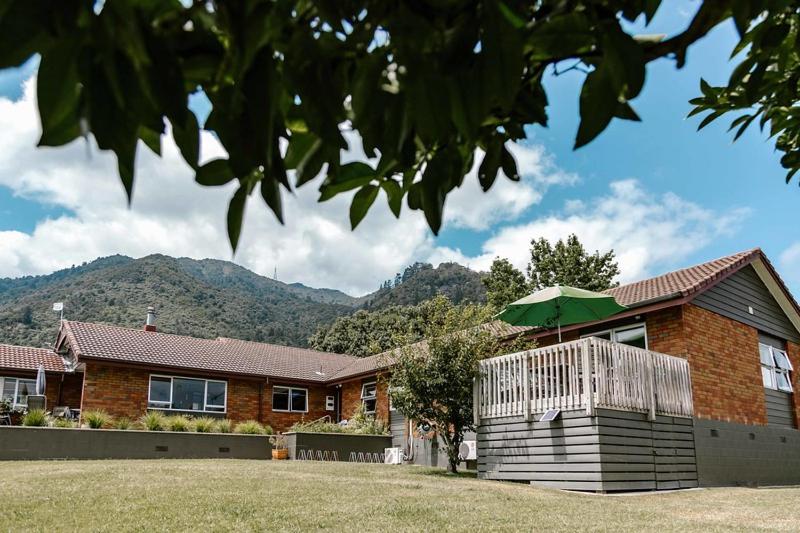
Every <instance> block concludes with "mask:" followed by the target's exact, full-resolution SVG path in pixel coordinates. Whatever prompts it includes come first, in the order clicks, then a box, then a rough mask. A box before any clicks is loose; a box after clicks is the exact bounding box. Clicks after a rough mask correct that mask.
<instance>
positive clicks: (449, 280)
mask: <svg viewBox="0 0 800 533" xmlns="http://www.w3.org/2000/svg"><path fill="white" fill-rule="evenodd" d="M437 294H444V295H445V296H447V297H448V298H449V299H450V301H451V302H453V303H456V304H458V303H461V302H474V303H483V302H485V301H486V288H485V287H484V286H483V283H481V274H480V273H479V272H475V271H474V270H470V269H469V268H467V267H465V266H462V265H459V264H458V263H442V264H440V265H439V266H438V267H436V268H434V267H433V265H431V264H429V263H415V264H413V265H411V266H409V267H408V268H406V269H405V271H404V272H402V273H399V274H397V276H395V278H394V280H389V281H387V282H386V283H384V284H383V286H382V287H381V288H380V289H378V290H377V291H375V292H374V293H372V294H368V295H367V296H363V297H362V298H360V299H359V301H358V303H359V304H360V306H361V307H362V308H364V309H370V310H377V309H383V308H386V307H389V306H392V305H416V304H418V303H420V302H422V301H424V300H428V299H430V298H432V297H434V296H436V295H437Z"/></svg>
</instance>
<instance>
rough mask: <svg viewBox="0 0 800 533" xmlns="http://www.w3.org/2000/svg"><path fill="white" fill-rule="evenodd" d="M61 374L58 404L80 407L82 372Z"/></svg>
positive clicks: (74, 407)
mask: <svg viewBox="0 0 800 533" xmlns="http://www.w3.org/2000/svg"><path fill="white" fill-rule="evenodd" d="M63 376H64V380H63V381H62V382H61V398H60V400H59V405H66V406H67V407H71V408H73V409H80V407H81V394H82V393H83V373H82V372H76V373H74V374H63Z"/></svg>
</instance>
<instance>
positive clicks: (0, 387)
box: [0, 376, 36, 408]
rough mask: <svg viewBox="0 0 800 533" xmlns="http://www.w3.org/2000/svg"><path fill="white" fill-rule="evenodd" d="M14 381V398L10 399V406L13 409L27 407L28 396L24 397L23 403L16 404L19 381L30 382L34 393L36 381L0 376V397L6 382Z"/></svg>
mask: <svg viewBox="0 0 800 533" xmlns="http://www.w3.org/2000/svg"><path fill="white" fill-rule="evenodd" d="M7 379H8V380H11V379H13V380H14V396H13V397H12V398H11V405H12V406H13V407H15V408H18V407H27V406H28V396H30V394H29V395H28V396H26V397H25V403H21V402H17V397H19V382H20V381H32V382H33V389H34V393H35V392H36V379H34V378H20V377H16V376H0V397H2V394H3V390H4V388H5V384H6V380H7Z"/></svg>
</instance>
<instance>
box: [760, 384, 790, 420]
mask: <svg viewBox="0 0 800 533" xmlns="http://www.w3.org/2000/svg"><path fill="white" fill-rule="evenodd" d="M764 398H765V400H766V405H767V423H769V425H771V426H780V427H786V428H793V427H795V426H794V402H793V400H792V393H790V392H783V391H779V390H772V389H766V388H765V389H764Z"/></svg>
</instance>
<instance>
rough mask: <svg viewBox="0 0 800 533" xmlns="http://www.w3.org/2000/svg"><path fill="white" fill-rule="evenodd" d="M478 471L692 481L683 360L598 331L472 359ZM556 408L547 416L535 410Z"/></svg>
mask: <svg viewBox="0 0 800 533" xmlns="http://www.w3.org/2000/svg"><path fill="white" fill-rule="evenodd" d="M474 402H475V417H476V420H475V422H476V425H477V427H478V431H477V433H478V436H477V440H478V476H479V477H480V478H483V479H498V480H508V481H524V482H530V483H532V484H536V485H541V486H548V487H554V488H563V489H572V490H590V491H615V490H658V489H675V488H688V487H696V486H697V483H698V482H697V467H696V460H695V448H694V431H693V421H692V418H691V417H692V412H693V411H692V394H691V380H690V376H689V365H688V363H687V361H685V360H684V359H681V358H678V357H672V356H669V355H665V354H661V353H657V352H652V351H648V350H642V349H639V348H634V347H631V346H625V345H622V344H617V343H613V342H609V341H606V340H603V339H598V338H586V339H581V340H578V341H573V342H567V343H562V344H557V345H555V346H548V347H545V348H539V349H536V350H530V351H527V352H520V353H515V354H510V355H504V356H500V357H494V358H492V359H487V360H484V361H482V362H481V376H480V379H479V380H478V381H477V382H476V384H475V398H474ZM548 409H559V410H560V411H561V413H560V416H559V417H558V418H557V419H556V420H554V421H552V422H541V421H539V419H540V418H541V416H540V415H541V413H544V412H545V411H547V410H548Z"/></svg>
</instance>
